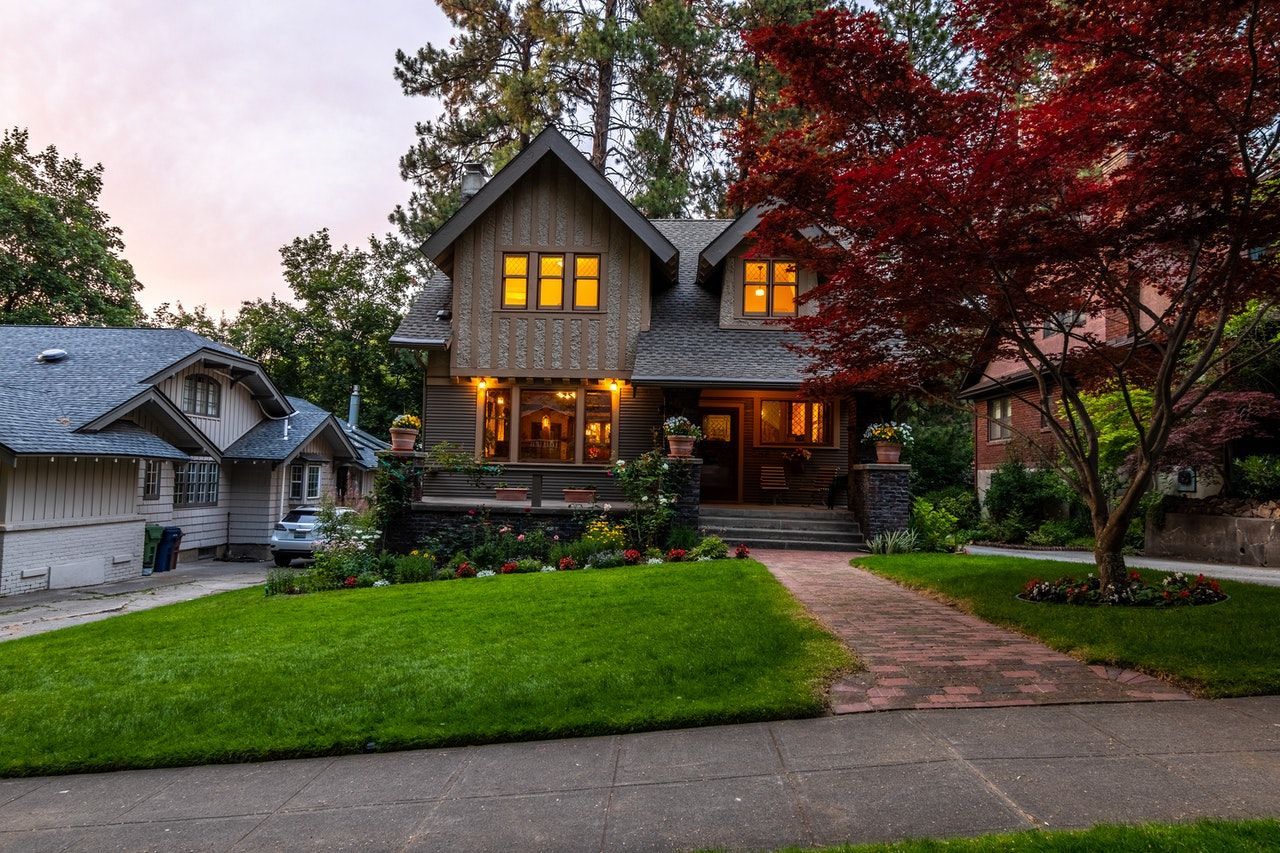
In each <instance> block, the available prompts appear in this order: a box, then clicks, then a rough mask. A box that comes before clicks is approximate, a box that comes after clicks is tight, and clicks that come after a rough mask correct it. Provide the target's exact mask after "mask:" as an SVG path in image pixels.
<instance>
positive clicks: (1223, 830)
mask: <svg viewBox="0 0 1280 853" xmlns="http://www.w3.org/2000/svg"><path fill="white" fill-rule="evenodd" d="M1278 847H1280V822H1277V821H1274V820H1244V821H1222V820H1206V821H1200V822H1198V823H1190V824H1167V823H1152V824H1143V825H1141V826H1095V827H1094V828H1093V829H1086V830H1075V831H1064V830H1058V831H1051V832H1045V831H1040V830H1037V831H1033V832H1015V833H1010V834H1005V835H983V836H979V837H977V838H957V839H954V840H948V841H902V842H899V843H897V844H857V845H852V846H847V847H826V848H823V850H824V851H825V853H989V851H1000V853H1109V852H1110V851H1117V850H1122V851H1123V850H1142V851H1148V853H1208V851H1214V853H1218V851H1221V853H1252V852H1253V851H1257V853H1263V851H1272V850H1275V849H1277V848H1278ZM797 849H798V848H797Z"/></svg>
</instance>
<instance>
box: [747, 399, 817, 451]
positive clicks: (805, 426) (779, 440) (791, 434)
mask: <svg viewBox="0 0 1280 853" xmlns="http://www.w3.org/2000/svg"><path fill="white" fill-rule="evenodd" d="M831 413H832V412H831V407H830V406H828V405H827V404H826V403H819V402H807V401H801V400H762V401H761V402H760V443H761V444H790V445H795V444H811V445H821V446H825V445H829V444H831Z"/></svg>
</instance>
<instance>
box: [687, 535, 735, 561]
mask: <svg viewBox="0 0 1280 853" xmlns="http://www.w3.org/2000/svg"><path fill="white" fill-rule="evenodd" d="M727 556H729V546H728V545H726V544H725V541H724V540H723V539H721V538H720V537H719V536H706V537H704V538H703V540H702V541H701V542H699V543H698V544H697V545H696V546H695V547H694V548H693V550H691V551H690V552H689V559H691V560H698V559H701V558H702V557H708V558H710V559H712V560H723V559H724V558H725V557H727Z"/></svg>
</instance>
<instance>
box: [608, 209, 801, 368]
mask: <svg viewBox="0 0 1280 853" xmlns="http://www.w3.org/2000/svg"><path fill="white" fill-rule="evenodd" d="M654 225H656V226H657V227H658V229H659V230H660V231H662V233H663V234H665V235H666V236H667V239H668V240H670V241H671V242H672V243H674V244H675V246H676V248H677V249H678V250H679V251H680V268H679V274H678V276H677V280H676V282H675V284H674V285H672V286H670V287H668V288H667V289H666V290H663V291H661V292H658V293H657V294H656V295H655V296H654V298H653V311H652V315H651V320H650V324H649V330H648V331H647V332H641V333H640V342H639V345H638V347H637V352H636V361H635V366H634V367H633V369H632V375H631V381H632V382H634V383H637V384H643V383H651V384H659V383H660V384H669V385H721V386H723V385H737V386H755V387H762V386H763V387H772V388H792V387H798V386H799V385H800V382H801V380H802V379H803V378H804V375H803V372H804V360H803V359H802V358H801V357H800V356H799V355H797V354H796V353H794V352H792V351H791V350H789V349H787V344H788V343H794V342H797V341H799V336H798V335H797V334H796V333H795V332H793V331H790V330H789V329H783V328H776V329H775V328H767V329H722V328H721V327H720V289H719V287H718V286H716V287H714V288H713V287H709V286H708V284H711V283H712V280H710V279H708V282H707V284H700V283H699V281H698V279H699V275H698V266H699V258H700V256H701V254H702V251H703V249H705V248H706V247H707V246H708V245H710V244H711V243H713V242H714V241H715V240H716V238H717V237H719V236H720V235H721V234H722V233H723V232H724V231H725V229H726V228H728V227H729V226H730V225H732V221H731V220H725V219H660V220H655V221H654Z"/></svg>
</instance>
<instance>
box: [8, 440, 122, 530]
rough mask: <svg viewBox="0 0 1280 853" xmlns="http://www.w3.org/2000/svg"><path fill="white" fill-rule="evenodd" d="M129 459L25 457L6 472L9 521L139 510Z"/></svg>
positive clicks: (29, 520)
mask: <svg viewBox="0 0 1280 853" xmlns="http://www.w3.org/2000/svg"><path fill="white" fill-rule="evenodd" d="M136 471H137V463H136V462H134V461H133V460H130V459H112V458H102V459H99V460H98V461H96V462H95V461H94V460H93V458H92V457H85V456H82V457H80V458H78V459H74V458H71V457H56V458H54V459H49V458H47V457H39V458H21V459H19V460H18V464H17V467H16V468H11V469H9V470H8V471H7V472H6V476H5V478H4V481H3V483H4V488H5V491H6V494H5V497H4V500H3V504H4V507H5V514H4V521H5V522H6V523H11V524H17V523H22V522H31V521H55V520H64V519H65V520H76V519H84V518H108V517H113V516H121V515H132V514H133V513H134V489H133V485H134V476H135V472H136Z"/></svg>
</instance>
